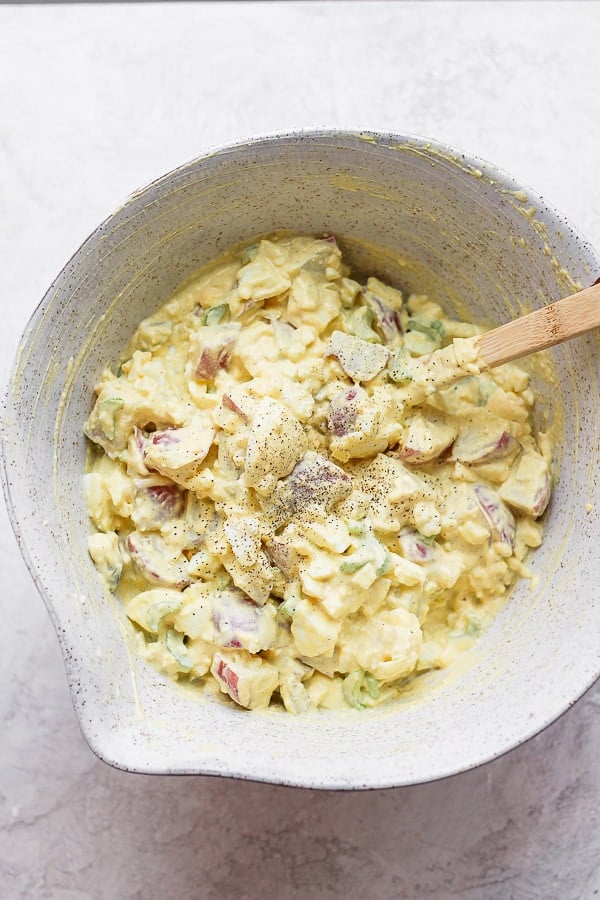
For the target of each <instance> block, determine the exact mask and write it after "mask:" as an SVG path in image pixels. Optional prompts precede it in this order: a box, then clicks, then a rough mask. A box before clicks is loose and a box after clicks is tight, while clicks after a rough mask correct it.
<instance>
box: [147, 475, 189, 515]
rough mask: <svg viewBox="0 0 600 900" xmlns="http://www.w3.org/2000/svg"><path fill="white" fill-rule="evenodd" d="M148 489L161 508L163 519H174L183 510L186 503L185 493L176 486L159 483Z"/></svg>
mask: <svg viewBox="0 0 600 900" xmlns="http://www.w3.org/2000/svg"><path fill="white" fill-rule="evenodd" d="M146 490H147V492H148V494H149V496H150V498H151V499H152V501H153V502H154V503H155V504H156V506H158V507H159V508H160V510H161V512H162V519H163V521H164V520H166V519H174V518H176V517H177V516H180V515H181V513H182V512H183V507H184V504H185V501H184V498H183V494H182V493H181V491H180V490H179V489H178V488H176V487H175V486H173V487H171V486H170V485H168V484H157V485H154V486H152V487H149V488H146Z"/></svg>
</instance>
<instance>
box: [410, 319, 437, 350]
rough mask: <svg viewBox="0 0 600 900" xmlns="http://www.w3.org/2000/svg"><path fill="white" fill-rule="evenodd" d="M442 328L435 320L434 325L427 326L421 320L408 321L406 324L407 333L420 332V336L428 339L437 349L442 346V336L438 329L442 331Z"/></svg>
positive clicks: (432, 323)
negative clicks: (422, 335)
mask: <svg viewBox="0 0 600 900" xmlns="http://www.w3.org/2000/svg"><path fill="white" fill-rule="evenodd" d="M436 326H437V327H436ZM443 327H444V326H443V325H442V323H441V322H438V321H437V320H435V324H434V322H431V323H429V324H427V323H426V322H423V321H422V320H421V319H416V318H413V319H409V320H408V324H407V328H408V331H420V332H421V334H424V335H426V336H427V337H428V338H430V340H432V341H433V343H434V344H436V346H437V347H438V348H439V347H441V346H442V334H441V332H440V328H441V329H442V330H443ZM444 333H445V332H444Z"/></svg>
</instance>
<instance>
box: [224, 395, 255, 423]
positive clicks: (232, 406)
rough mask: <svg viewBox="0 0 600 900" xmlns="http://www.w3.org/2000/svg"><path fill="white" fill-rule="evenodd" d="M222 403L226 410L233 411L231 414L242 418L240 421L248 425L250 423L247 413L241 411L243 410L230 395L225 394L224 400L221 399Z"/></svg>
mask: <svg viewBox="0 0 600 900" xmlns="http://www.w3.org/2000/svg"><path fill="white" fill-rule="evenodd" d="M221 403H222V404H223V406H224V407H225V408H226V409H229V410H231V412H234V413H236V414H237V415H238V416H239V417H240V419H241V420H242V422H244V423H246V424H248V422H249V419H248V416H247V415H246V413H245V412H244V411H243V410H241V409H240V408H239V406H238V405H237V403H235V402H234V401H233V400H232V399H231V397H230V396H229V394H223V397H222V399H221Z"/></svg>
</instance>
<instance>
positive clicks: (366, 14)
mask: <svg viewBox="0 0 600 900" xmlns="http://www.w3.org/2000/svg"><path fill="white" fill-rule="evenodd" d="M598 46H600V4H598V3H593V2H592V3H586V2H583V3H543V2H534V3H491V2H490V3H462V2H457V3H454V2H447V3H419V2H416V3H377V2H370V3H358V2H355V3H343V2H339V3H335V2H334V3H327V2H325V3H319V2H314V3H289V4H282V3H264V4H255V3H242V4H240V5H235V4H225V3H218V4H207V5H204V4H166V3H165V4H163V3H157V4H152V5H144V4H136V5H132V6H120V5H109V6H104V7H102V6H94V5H86V6H79V7H78V6H64V7H60V6H56V7H48V6H47V7H44V8H40V7H37V8H36V7H25V8H24V7H21V8H18V7H6V6H5V7H1V8H0V84H1V85H2V89H1V91H0V213H1V214H2V226H1V227H0V260H1V261H2V264H1V266H0V303H1V310H2V323H1V326H0V351H1V352H0V367H1V370H0V371H1V373H2V375H3V376H4V374H5V373H6V371H7V369H8V365H9V363H10V359H11V357H12V354H13V352H14V349H15V347H16V343H17V337H18V334H19V333H20V331H21V329H22V327H23V325H24V324H25V322H26V320H27V318H28V316H29V314H30V312H31V311H32V310H33V308H34V306H35V304H36V303H37V301H38V300H39V298H40V297H41V295H42V294H43V292H44V290H45V289H46V287H47V286H48V284H49V283H50V281H51V279H52V277H53V276H54V275H55V274H56V273H57V272H58V270H59V269H60V268H61V266H62V265H63V263H64V262H65V260H66V259H67V257H68V256H69V255H70V254H71V253H72V252H73V250H74V249H75V248H76V247H77V246H78V244H79V243H80V242H81V240H82V239H83V238H84V237H85V236H86V235H87V233H88V232H89V231H90V230H91V229H92V228H93V227H94V226H95V225H96V224H97V223H98V222H99V221H100V220H101V219H102V218H103V217H104V216H105V215H106V214H107V213H109V212H110V211H111V210H112V209H113V208H114V207H115V206H117V205H118V203H119V202H120V201H121V200H122V199H123V198H124V197H125V196H126V195H127V194H128V193H130V191H131V190H132V189H133V188H135V187H137V186H138V185H141V184H143V183H145V182H147V181H148V180H150V179H151V178H153V177H155V176H156V175H158V174H160V173H162V172H164V171H167V170H168V169H171V168H172V167H174V166H175V165H177V164H179V163H181V162H183V161H185V160H187V159H189V158H191V157H193V156H195V155H196V154H197V153H198V152H200V151H203V150H204V149H206V148H207V147H210V146H214V145H218V144H221V143H226V142H228V141H230V140H234V139H237V138H241V137H246V136H251V135H258V134H265V133H269V132H272V131H276V130H284V129H292V128H296V127H301V126H305V127H307V126H320V125H321V126H325V125H329V126H358V127H362V128H374V129H378V128H379V129H382V130H384V129H389V130H394V129H396V130H401V131H406V132H412V133H415V134H422V135H430V136H432V137H436V138H438V139H440V140H443V141H446V142H448V143H450V144H454V145H455V146H456V147H458V148H460V149H464V150H466V151H472V152H474V153H478V154H479V155H481V156H483V157H485V158H487V159H490V160H491V161H493V162H495V163H496V164H498V165H500V166H502V167H503V168H506V169H507V170H509V171H510V172H512V173H513V174H514V175H516V176H517V178H519V179H521V180H522V181H523V182H525V183H526V184H529V185H531V186H532V187H533V188H534V189H536V190H537V191H539V192H540V193H541V194H542V195H544V196H545V197H547V198H548V200H549V201H550V202H552V203H554V204H555V205H556V206H557V207H558V208H559V209H560V210H561V211H563V212H564V213H565V214H566V215H567V216H569V217H570V218H571V219H572V220H573V221H574V222H576V223H577V225H578V226H579V227H580V228H581V229H582V230H583V232H584V233H587V235H588V236H589V238H590V239H591V240H592V242H593V243H595V245H596V246H597V247H598V246H600V212H599V211H600V177H599V175H598V148H599V147H600V117H599V116H598V94H597V89H598V68H597V65H596V63H595V62H594V60H597V53H598ZM0 556H1V559H0V564H1V568H0V571H1V572H2V606H3V622H2V625H3V627H2V632H1V638H0V642H1V650H0V666H1V671H0V727H1V732H0V733H1V738H0V829H1V837H0V898H1V900H21V898H23V900H25V898H27V900H29V898H34V900H37V898H52V900H87V898H106V900H120V898H132V900H133V898H144V900H153V898H160V900H171V898H177V900H188V898H207V900H213V898H215V900H216V898H234V897H235V898H239V900H246V898H248V900H254V898H271V897H276V898H282V900H286V898H316V900H319V898H324V900H325V898H348V900H352V898H368V900H379V898H409V900H413V898H414V900H421V898H423V900H425V898H426V900H452V898H459V897H460V898H466V900H554V898H557V900H558V898H560V900H589V898H593V897H595V896H596V895H599V894H600V867H599V862H598V856H599V853H600V822H599V813H598V802H599V799H600V771H599V764H598V745H599V738H600V725H599V717H598V706H599V705H600V691H599V690H598V688H596V689H593V690H592V691H590V692H589V693H588V694H587V695H586V696H585V697H584V698H583V699H582V700H581V701H580V702H579V703H578V704H577V705H576V706H575V707H574V708H573V709H572V710H571V711H570V712H569V713H567V714H566V715H565V716H563V718H562V719H561V720H560V721H558V722H557V723H555V724H554V725H553V726H551V727H550V728H549V729H547V731H546V732H544V733H543V734H541V735H539V736H538V737H537V738H535V739H534V740H532V741H530V742H529V743H528V744H527V745H525V746H523V747H521V748H519V749H517V750H515V751H513V752H512V753H510V754H509V755H508V756H506V757H504V758H503V759H500V760H497V761H496V762H494V763H491V764H489V765H487V766H484V767H483V768H481V769H478V770H476V771H474V772H469V773H467V774H464V775H461V776H457V777H455V778H452V779H449V780H446V781H443V782H438V783H436V784H430V785H422V786H418V787H412V788H405V789H400V790H388V791H380V792H375V793H370V794H341V793H331V792H328V793H318V792H314V791H301V790H293V789H287V788H280V787H271V786H266V785H261V784H250V783H242V782H233V781H225V780H217V779H209V778H179V779H170V778H165V777H150V776H136V775H127V774H123V773H121V772H116V771H113V770H111V769H109V768H108V767H106V766H105V765H103V764H102V763H100V762H98V761H97V760H96V759H95V757H94V756H93V755H92V753H91V752H90V751H89V749H88V748H87V746H86V745H85V743H84V741H83V739H82V737H81V735H80V733H79V729H78V726H77V723H76V721H75V717H74V714H73V711H72V708H71V704H70V700H69V695H68V691H67V686H66V680H65V677H64V673H63V668H62V662H61V659H60V656H59V653H58V648H57V644H56V642H55V639H54V634H53V632H52V628H51V626H50V622H49V619H48V617H47V615H46V613H45V610H44V608H43V606H42V602H41V600H40V599H39V597H38V596H37V594H36V592H35V590H34V588H33V585H32V583H31V581H30V579H29V577H28V575H27V572H26V570H25V567H24V565H23V564H22V562H21V560H20V558H19V556H18V552H17V549H16V544H15V542H14V539H13V537H12V534H11V533H10V530H9V526H8V523H7V519H6V513H5V511H4V509H3V507H0ZM565 639H566V640H568V635H565ZM523 690H527V685H525V684H524V685H523ZM516 702H518V698H516ZM439 752H440V753H441V754H443V752H444V748H443V746H440V748H439ZM368 765H369V760H368V759H365V766H368Z"/></svg>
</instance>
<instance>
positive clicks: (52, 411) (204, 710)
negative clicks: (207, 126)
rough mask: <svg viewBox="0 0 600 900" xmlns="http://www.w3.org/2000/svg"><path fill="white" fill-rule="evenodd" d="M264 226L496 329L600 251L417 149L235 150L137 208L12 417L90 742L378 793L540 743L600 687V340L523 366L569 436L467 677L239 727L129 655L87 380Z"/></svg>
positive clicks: (35, 346) (43, 328)
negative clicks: (92, 473) (90, 507)
mask: <svg viewBox="0 0 600 900" xmlns="http://www.w3.org/2000/svg"><path fill="white" fill-rule="evenodd" d="M280 229H284V230H289V231H294V232H307V233H320V232H332V233H334V234H335V235H336V236H338V237H339V239H340V242H341V244H342V247H343V249H344V252H345V254H346V256H347V258H349V260H350V262H351V263H352V264H353V266H354V267H355V268H356V270H357V271H359V272H360V271H364V272H369V273H371V274H377V275H379V277H381V278H383V279H384V280H390V281H391V282H393V283H395V284H397V285H398V286H400V287H402V288H404V289H406V290H409V291H410V290H414V291H418V292H421V293H429V294H430V295H431V296H432V298H435V299H436V300H438V301H439V302H441V303H442V305H443V306H444V307H445V308H446V309H447V310H448V311H449V312H450V313H454V314H456V315H459V316H463V317H464V316H471V317H473V318H475V319H476V320H478V321H485V322H489V323H490V324H494V323H495V324H499V323H501V322H503V321H506V320H507V319H509V318H511V317H514V316H516V315H518V314H520V313H522V312H524V311H526V310H527V309H530V308H534V307H537V306H540V305H542V304H544V303H547V302H549V301H551V300H554V299H558V298H559V297H561V296H565V295H566V294H568V293H571V292H573V291H574V290H575V289H576V286H577V284H578V283H581V284H582V285H585V284H588V283H591V282H592V281H593V280H594V279H595V278H596V277H597V275H598V274H599V271H600V263H599V261H598V258H597V257H596V256H595V254H594V252H593V251H592V249H591V248H590V247H589V246H588V245H587V244H586V243H585V242H584V241H583V240H582V239H581V238H579V237H578V236H577V235H576V234H575V233H574V232H573V231H572V229H571V228H570V226H569V225H568V224H567V223H566V222H564V221H563V220H562V219H561V218H560V217H559V216H558V215H557V214H556V213H554V212H552V211H551V210H549V209H547V208H545V206H544V205H543V203H542V202H541V200H540V199H539V198H537V197H535V196H534V195H533V194H531V192H529V191H523V190H522V189H521V188H520V187H519V186H518V185H517V184H516V183H515V182H513V181H512V179H510V178H509V177H508V176H506V175H504V174H502V173H499V172H498V171H497V170H496V169H494V168H493V167H492V166H489V165H487V164H484V163H482V162H480V161H477V160H472V159H467V158H465V157H464V156H460V155H458V154H455V153H453V152H452V151H450V150H448V149H445V148H443V147H440V146H439V145H433V144H430V143H427V142H424V141H420V140H417V139H412V138H400V137H397V136H389V135H366V134H361V135H355V134H345V133H318V134H302V135H290V136H284V137H279V138H272V139H266V140H262V141H256V142H251V143H249V144H244V145H239V146H236V147H233V148H230V149H228V150H225V151H221V152H218V153H216V154H213V155H210V156H207V157H203V158H201V159H198V160H195V161H193V162H192V163H190V164H188V165H186V166H184V167H183V168H181V169H178V170H176V171H175V172H173V173H171V174H170V175H167V176H165V177H164V178H162V179H160V180H159V181H157V182H154V183H153V184H151V185H149V186H148V187H147V188H145V189H143V190H141V191H139V192H137V193H136V194H135V195H133V197H131V198H130V199H129V200H128V201H127V202H126V203H125V204H124V206H123V207H122V208H121V209H120V210H118V211H117V212H116V213H115V214H114V215H113V216H111V217H110V218H109V219H108V220H107V221H106V222H104V223H103V224H102V225H101V226H100V227H99V228H98V229H97V230H96V231H95V232H94V234H93V235H92V236H91V237H90V238H89V239H88V240H87V241H86V243H85V244H84V245H83V246H82V247H81V248H80V250H79V251H78V252H77V253H76V254H75V256H74V257H73V258H72V259H71V261H70V262H69V263H68V264H67V266H66V267H65V269H64V270H63V271H62V272H61V274H60V275H59V276H58V278H57V279H56V281H55V282H54V284H53V285H52V287H51V288H50V290H49V291H48V293H47V295H46V297H45V298H44V300H43V302H42V304H41V305H40V307H39V308H38V309H37V310H36V313H35V314H34V316H33V318H32V320H31V322H30V324H29V326H28V328H27V331H26V333H25V335H24V338H23V341H22V345H21V348H20V350H19V354H18V358H17V362H16V366H15V372H14V377H13V380H12V382H11V385H10V388H9V396H8V401H7V409H6V415H5V429H4V451H5V453H4V455H5V481H6V486H7V496H8V499H9V506H10V507H11V508H12V514H13V518H14V521H15V524H16V529H17V532H18V538H19V541H20V544H21V547H22V549H23V552H24V553H25V555H26V558H27V559H28V562H29V564H30V568H31V571H32V574H33V575H34V578H35V579H36V582H37V584H38V587H39V588H40V590H41V592H42V594H43V596H44V598H45V600H46V603H47V605H48V608H49V611H50V614H51V616H52V618H53V621H54V624H55V626H56V628H57V631H58V634H59V638H60V640H61V645H62V647H63V651H64V654H65V660H66V665H67V673H68V677H69V682H70V684H71V688H72V691H73V698H74V703H75V707H76V710H77V713H78V715H79V718H80V721H81V724H82V728H83V730H84V733H85V735H86V737H87V738H88V740H89V742H90V744H91V745H92V747H93V748H94V750H96V752H98V753H99V754H100V755H101V756H102V757H103V758H104V759H106V760H107V761H108V762H111V763H113V764H116V765H119V766H121V767H124V768H129V769H134V770H137V771H148V772H205V773H217V774H218V773H224V774H232V775H239V776H242V777H253V778H260V779H264V780H268V781H280V782H286V783H290V784H303V785H310V786H316V787H347V786H349V787H377V786H386V785H399V784H406V783H412V782H417V781H423V780H428V779H431V778H435V777H440V776H442V775H447V774H450V773H452V772H456V771H460V770H463V769H466V768H469V767H471V766H473V765H476V764H478V763H480V762H482V761H484V760H486V759H489V758H492V757H493V756H495V755H497V754H499V753H501V752H503V751H504V750H506V749H508V748H510V747H512V746H514V745H515V744H517V743H519V742H520V741H522V740H523V739H525V738H526V737H528V736H530V735H531V734H533V733H535V732H536V731H537V730H539V729H540V728H541V727H543V726H544V725H545V724H547V723H548V722H549V721H551V720H552V719H553V718H555V717H556V716H557V715H558V714H559V713H560V712H562V711H563V710H564V709H565V708H566V707H567V706H568V705H569V704H570V703H572V702H574V700H575V699H576V698H577V697H578V696H579V695H580V694H581V693H582V691H583V690H584V689H585V688H586V687H587V686H588V685H589V684H590V683H591V682H592V680H593V679H594V677H595V676H596V675H597V654H596V647H595V637H594V635H597V633H598V627H599V624H600V623H599V615H600V614H599V604H598V589H597V587H596V585H597V583H598V581H599V577H598V576H600V564H599V562H598V555H597V549H596V548H597V534H598V510H599V509H600V503H599V502H598V501H599V500H600V498H599V496H598V495H599V486H598V478H597V474H598V473H597V459H598V433H599V412H598V399H597V398H598V396H599V390H598V373H599V358H600V353H599V342H598V339H597V337H596V338H587V339H580V340H578V341H575V342H571V343H570V344H568V345H564V346H563V347H560V348H556V349H555V350H554V351H553V352H552V354H551V363H548V364H541V363H539V362H538V363H535V364H534V365H533V366H532V375H533V383H534V388H535V390H536V392H537V394H538V398H539V409H538V418H539V422H538V424H539V425H540V426H541V427H545V424H546V423H548V424H553V425H554V426H555V427H556V429H557V433H558V434H559V435H562V436H563V438H564V439H563V440H562V441H561V442H560V445H559V446H558V447H557V462H558V463H559V474H558V478H557V481H556V485H555V489H554V495H553V500H552V504H551V507H550V510H549V513H548V519H547V526H546V537H545V540H544V543H543V545H542V547H541V548H540V549H539V550H538V551H536V552H535V553H534V554H533V555H532V556H531V558H530V565H531V568H532V569H533V571H534V572H535V573H536V575H537V576H538V577H537V580H536V582H535V585H534V587H533V589H531V588H530V586H529V584H528V583H527V582H520V584H519V585H518V587H517V589H516V590H515V591H514V593H513V594H512V595H511V597H510V600H509V602H508V604H507V605H506V607H505V608H504V609H503V611H502V612H501V613H500V615H499V616H498V617H497V619H496V620H495V621H494V623H493V625H492V626H491V627H490V628H489V629H488V631H487V632H486V633H485V634H484V635H483V637H482V638H481V639H480V641H479V643H478V645H477V646H476V647H475V649H474V650H473V651H471V652H469V654H467V655H466V656H465V658H464V660H463V661H462V662H461V663H460V664H459V665H456V666H453V667H450V668H449V669H447V670H445V671H443V672H441V673H438V674H436V675H433V676H427V677H425V678H422V679H419V683H418V686H416V687H415V688H413V689H412V690H411V691H410V692H409V693H408V694H407V695H406V697H405V698H404V699H403V700H402V701H400V702H399V703H398V704H397V705H395V706H393V707H389V708H384V709H379V710H375V711H372V712H369V713H366V714H365V713H356V712H354V711H348V712H336V713H314V714H309V715H308V716H300V717H297V718H295V717H292V716H290V715H287V714H284V713H279V712H278V711H277V710H273V711H269V712H267V713H264V714H254V713H253V714H248V713H246V712H244V711H241V710H238V709H234V708H233V707H232V706H231V705H228V704H227V703H220V702H215V701H214V700H212V699H206V698H202V697H198V696H197V695H195V694H193V693H191V692H190V691H189V690H187V691H186V690H184V689H181V688H177V687H176V686H174V685H173V684H172V683H171V682H170V681H168V680H167V679H165V678H163V677H161V676H160V675H158V674H157V673H156V672H154V671H153V670H152V669H150V668H149V667H148V666H147V665H146V664H144V663H142V662H141V661H139V660H138V659H137V658H136V657H135V655H134V654H133V653H132V651H131V648H130V646H128V644H129V639H130V631H129V626H128V624H127V621H126V620H125V618H124V616H123V614H122V611H121V610H120V609H119V607H118V605H117V604H115V603H113V602H112V601H111V600H110V598H108V597H107V596H105V595H104V593H103V592H102V589H101V587H100V584H99V580H98V578H97V577H96V573H95V570H94V568H93V565H92V563H91V561H90V559H89V557H88V554H87V549H86V539H87V535H88V533H89V525H88V519H87V513H86V508H85V500H84V497H83V491H82V478H81V475H82V470H83V466H84V459H85V443H84V439H83V436H82V426H83V423H84V421H85V419H86V417H87V415H88V413H89V410H90V408H91V404H92V397H93V387H94V384H95V382H96V381H97V379H98V376H99V373H100V371H101V369H102V368H103V366H104V365H105V364H106V362H107V361H109V360H111V359H113V358H115V357H117V356H118V355H119V352H120V351H121V349H122V348H123V347H124V346H125V344H126V343H127V342H128V340H129V337H130V336H131V334H132V332H133V330H134V329H135V327H136V325H137V324H138V322H139V320H140V319H141V318H143V317H144V316H146V315H148V314H149V313H150V312H151V311H153V310H154V309H155V308H156V307H157V306H158V305H159V304H161V303H163V302H164V301H165V300H166V299H167V298H168V296H169V295H170V294H171V293H172V292H173V290H174V289H175V288H176V287H177V286H178V285H179V284H180V283H181V282H182V281H185V280H186V279H187V278H189V277H190V276H191V275H193V274H194V273H195V272H196V271H197V270H198V269H199V268H200V266H202V264H203V263H205V262H207V261H209V260H210V259H212V258H214V257H216V256H218V255H219V254H221V253H222V252H224V251H225V250H226V249H227V248H228V247H229V246H231V245H232V244H234V243H237V242H238V241H241V240H245V239H248V238H251V237H252V236H254V235H256V234H263V233H268V232H272V231H274V230H280ZM588 505H589V508H588ZM123 638H125V640H124V639H123ZM525 685H526V689H524V686H525Z"/></svg>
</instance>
